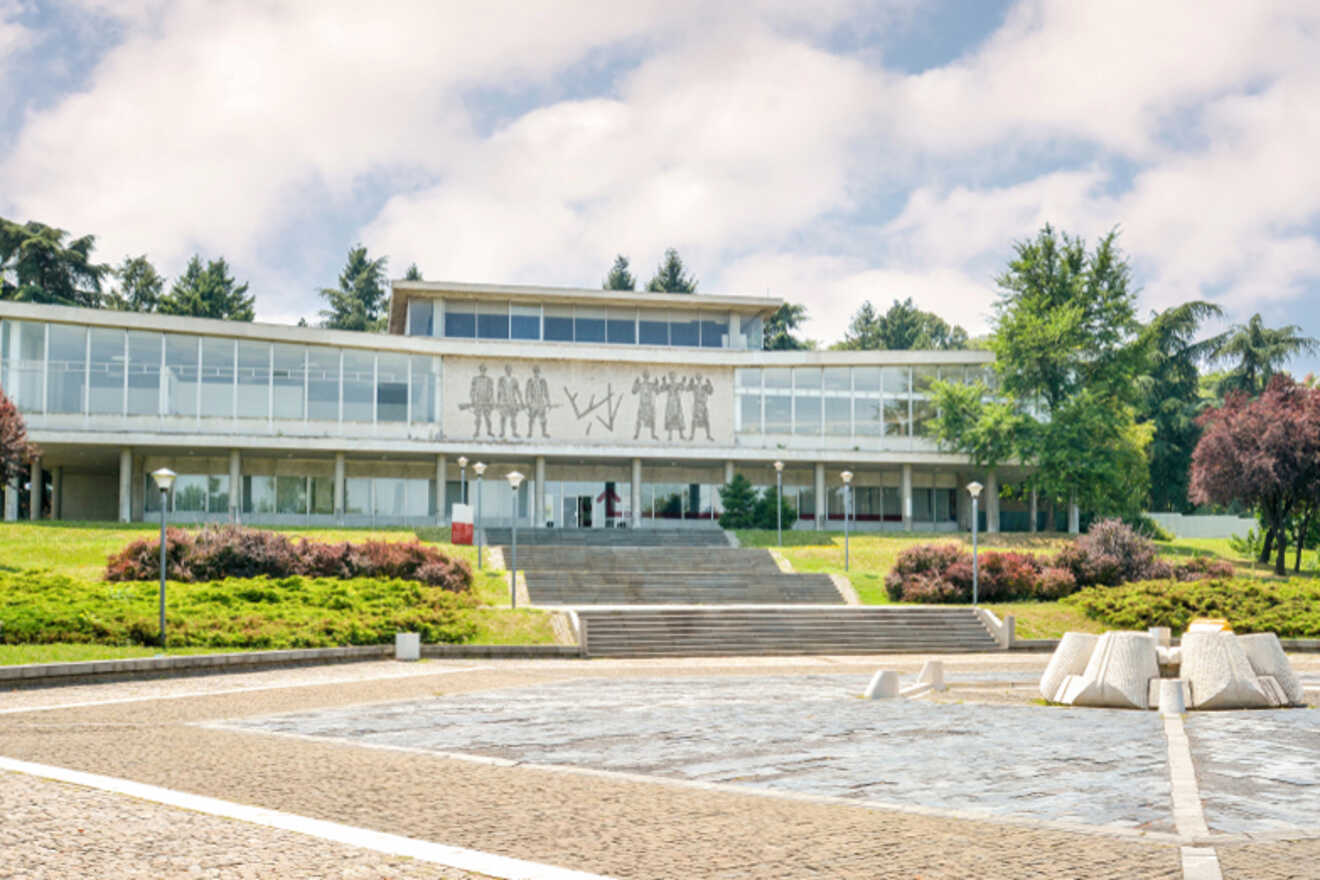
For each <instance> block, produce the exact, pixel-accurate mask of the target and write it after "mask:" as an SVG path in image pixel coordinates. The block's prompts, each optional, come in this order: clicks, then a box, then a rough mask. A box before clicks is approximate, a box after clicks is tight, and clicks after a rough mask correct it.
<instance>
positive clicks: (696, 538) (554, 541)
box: [484, 527, 729, 547]
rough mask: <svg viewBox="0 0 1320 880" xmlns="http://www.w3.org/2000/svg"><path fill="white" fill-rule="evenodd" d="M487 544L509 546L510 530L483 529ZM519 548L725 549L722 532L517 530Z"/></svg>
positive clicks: (714, 530) (713, 529) (697, 530)
mask: <svg viewBox="0 0 1320 880" xmlns="http://www.w3.org/2000/svg"><path fill="white" fill-rule="evenodd" d="M484 531H485V534H486V540H487V541H488V542H489V543H491V544H509V543H512V541H513V530H512V529H510V528H505V527H497V528H486V529H485V530H484ZM518 544H519V546H524V545H525V546H528V547H531V546H542V547H728V546H729V539H728V538H727V537H726V536H725V534H724V531H723V530H722V529H719V528H716V527H711V528H699V529H695V528H694V529H663V528H659V529H647V528H643V529H541V528H521V527H520V528H519V529H518Z"/></svg>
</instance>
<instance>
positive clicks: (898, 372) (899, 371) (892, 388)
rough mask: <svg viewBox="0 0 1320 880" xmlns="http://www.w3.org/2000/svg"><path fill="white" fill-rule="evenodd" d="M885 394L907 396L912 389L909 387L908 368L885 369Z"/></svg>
mask: <svg viewBox="0 0 1320 880" xmlns="http://www.w3.org/2000/svg"><path fill="white" fill-rule="evenodd" d="M882 370H883V372H884V384H885V394H907V393H909V392H910V391H911V390H912V388H911V386H910V385H909V379H908V368H907V367H883V368H882Z"/></svg>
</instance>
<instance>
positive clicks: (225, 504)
mask: <svg viewBox="0 0 1320 880" xmlns="http://www.w3.org/2000/svg"><path fill="white" fill-rule="evenodd" d="M206 494H207V496H208V498H209V501H208V506H209V507H210V509H211V513H228V512H229V474H218V475H214V476H210V477H207V478H206Z"/></svg>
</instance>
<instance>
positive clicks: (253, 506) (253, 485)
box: [243, 475, 275, 513]
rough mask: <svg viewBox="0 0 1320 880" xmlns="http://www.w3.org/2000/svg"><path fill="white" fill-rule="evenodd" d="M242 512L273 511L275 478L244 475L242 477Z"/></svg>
mask: <svg viewBox="0 0 1320 880" xmlns="http://www.w3.org/2000/svg"><path fill="white" fill-rule="evenodd" d="M243 512H244V513H274V512H275V478H274V477H265V476H252V475H245V476H244V477H243Z"/></svg>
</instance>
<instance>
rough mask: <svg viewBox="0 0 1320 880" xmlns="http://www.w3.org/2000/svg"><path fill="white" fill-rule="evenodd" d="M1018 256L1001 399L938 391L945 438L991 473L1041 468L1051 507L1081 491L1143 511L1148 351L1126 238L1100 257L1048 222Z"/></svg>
mask: <svg viewBox="0 0 1320 880" xmlns="http://www.w3.org/2000/svg"><path fill="white" fill-rule="evenodd" d="M1014 250H1015V256H1014V258H1013V260H1012V261H1011V262H1010V263H1009V267H1008V271H1006V272H1005V273H1004V274H1003V275H1002V276H1001V277H1000V278H999V279H998V284H999V287H1000V297H999V301H998V302H997V303H996V306H995V328H994V335H993V336H992V337H991V340H990V346H991V349H992V350H993V351H994V352H995V354H996V357H997V360H996V366H995V369H996V373H997V377H998V380H999V384H1000V389H1001V390H1000V391H999V392H998V395H999V401H1000V402H998V403H994V404H991V403H985V402H983V401H984V398H985V397H986V395H987V393H988V389H986V388H985V387H984V386H980V387H978V386H976V385H973V386H971V388H972V389H973V390H971V391H968V390H962V391H959V390H958V388H957V387H956V386H953V385H952V383H947V382H942V383H936V385H935V392H934V396H935V399H936V403H937V406H940V407H941V409H940V411H939V413H940V414H939V416H938V417H937V419H936V420H935V433H936V435H937V436H938V437H940V438H942V439H943V440H944V442H945V443H946V444H947V445H949V446H951V447H952V448H955V449H958V450H960V451H963V452H965V453H967V454H969V455H971V456H972V457H974V458H975V459H977V460H978V461H979V462H980V463H981V464H984V465H986V466H994V465H997V464H1002V463H1007V462H1010V461H1018V462H1023V463H1027V464H1032V465H1034V466H1035V467H1034V470H1033V472H1032V475H1031V477H1030V478H1029V483H1030V484H1031V485H1032V486H1034V487H1036V488H1038V489H1040V490H1042V491H1043V492H1044V493H1045V495H1046V497H1047V499H1052V500H1056V501H1065V500H1067V499H1069V498H1070V497H1073V496H1074V493H1075V497H1076V498H1077V501H1078V503H1079V504H1080V505H1081V506H1083V507H1085V508H1087V509H1088V510H1090V511H1092V512H1094V513H1095V514H1097V515H1111V514H1116V515H1131V514H1134V513H1136V512H1137V511H1139V509H1140V507H1141V503H1142V501H1143V500H1144V499H1145V496H1146V487H1147V484H1148V481H1149V469H1148V467H1147V462H1146V458H1145V456H1146V448H1147V446H1148V445H1149V442H1150V435H1151V431H1152V429H1151V428H1150V426H1148V425H1139V424H1137V421H1136V409H1135V406H1136V402H1137V398H1138V395H1137V392H1136V390H1135V389H1136V387H1137V385H1138V382H1137V379H1138V376H1139V374H1140V371H1141V369H1142V367H1143V366H1144V360H1143V356H1144V352H1145V349H1144V347H1143V345H1142V341H1141V340H1140V339H1139V338H1138V330H1139V325H1138V323H1137V320H1136V316H1135V295H1134V294H1133V293H1132V292H1131V291H1130V290H1129V289H1128V277H1129V270H1128V266H1127V263H1126V261H1125V260H1124V258H1123V256H1122V254H1121V252H1120V251H1119V250H1118V247H1117V233H1116V232H1111V233H1109V234H1108V235H1106V236H1105V237H1104V238H1102V239H1101V240H1100V242H1099V243H1098V244H1097V246H1096V248H1095V250H1094V251H1091V252H1090V253H1088V252H1087V251H1086V247H1085V243H1084V242H1083V241H1082V240H1081V239H1080V238H1073V237H1071V236H1068V235H1067V234H1063V235H1059V234H1058V233H1056V232H1055V231H1054V229H1053V228H1052V227H1050V226H1045V227H1044V228H1043V229H1042V230H1041V231H1040V233H1039V234H1038V235H1037V236H1036V237H1035V238H1034V239H1032V240H1030V241H1025V242H1019V243H1018V244H1016V245H1015V247H1014Z"/></svg>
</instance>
